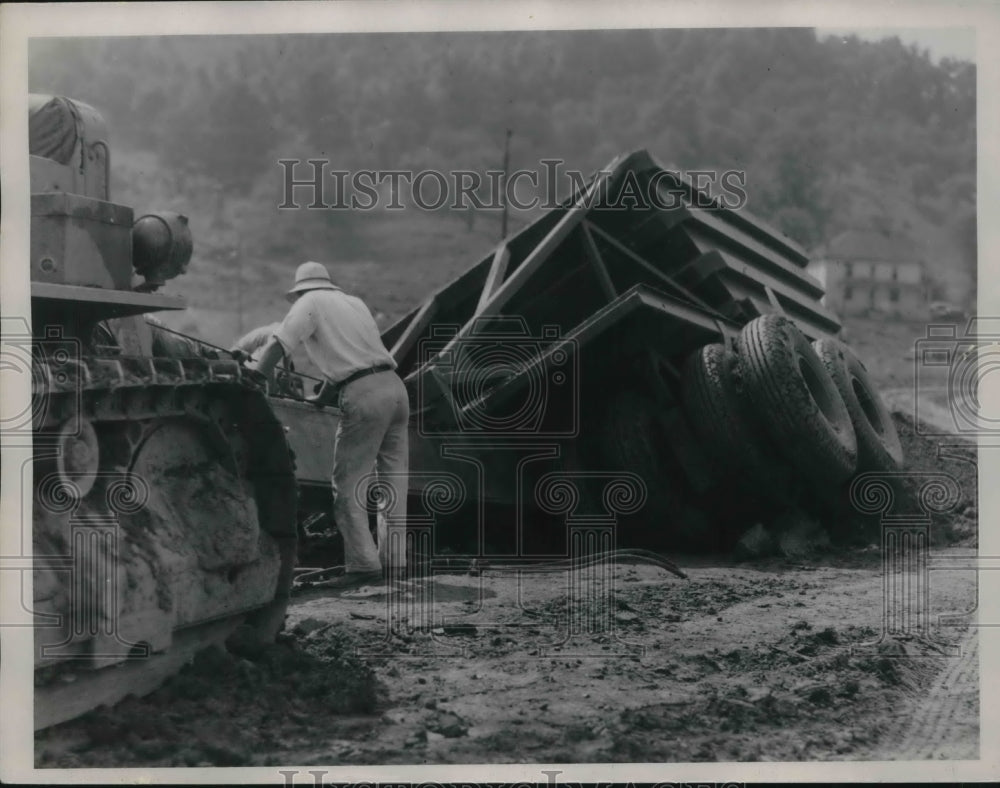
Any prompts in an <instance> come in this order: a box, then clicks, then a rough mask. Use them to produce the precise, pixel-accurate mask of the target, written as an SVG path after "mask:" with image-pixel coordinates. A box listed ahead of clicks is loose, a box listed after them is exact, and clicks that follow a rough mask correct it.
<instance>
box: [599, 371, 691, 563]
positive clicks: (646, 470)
mask: <svg viewBox="0 0 1000 788" xmlns="http://www.w3.org/2000/svg"><path fill="white" fill-rule="evenodd" d="M601 422H602V423H601V426H600V430H599V441H598V444H599V452H600V454H599V457H600V459H599V461H598V462H599V464H598V465H596V466H594V467H593V468H592V470H597V471H609V472H614V471H630V472H632V473H636V474H638V475H639V476H640V477H642V480H643V481H644V482H645V483H646V490H647V494H648V497H647V499H646V504H645V505H644V506H643V508H642V509H641V510H639V511H638V512H636V513H635V514H634V515H629V516H627V517H623V518H622V519H621V525H623V526H624V529H623V532H622V534H621V535H622V537H624V538H625V542H626V543H631V542H633V541H634V542H635V543H636V544H639V543H640V542H639V540H640V539H642V540H643V542H645V538H647V537H651V538H654V541H655V537H657V536H663V535H665V534H667V533H669V532H670V531H672V529H673V525H674V523H673V520H674V518H675V517H676V514H677V511H678V507H679V504H680V497H681V496H680V492H679V490H678V489H677V485H678V483H679V480H680V478H681V476H682V471H681V469H680V468H678V467H675V464H674V463H672V462H671V457H670V455H669V452H668V451H667V450H666V446H665V437H666V436H664V435H663V430H662V426H661V424H660V420H659V408H658V406H657V403H656V401H655V400H654V398H653V397H652V396H650V395H647V394H646V393H645V392H644V391H642V390H640V389H638V388H637V387H634V386H628V385H623V386H622V387H621V388H620V389H619V390H618V391H616V392H614V393H613V394H612V395H611V396H610V397H609V398H608V399H607V400H606V402H605V406H604V408H603V413H602V418H601ZM636 529H638V530H639V531H642V532H643V534H640V533H637V532H636Z"/></svg>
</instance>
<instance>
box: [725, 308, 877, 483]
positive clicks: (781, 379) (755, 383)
mask: <svg viewBox="0 0 1000 788" xmlns="http://www.w3.org/2000/svg"><path fill="white" fill-rule="evenodd" d="M738 352H739V374H740V377H741V380H742V384H743V387H744V389H745V391H746V393H747V395H748V397H749V399H750V401H751V402H752V403H753V406H754V411H755V413H756V416H757V418H758V419H759V420H760V423H761V424H762V425H763V427H764V429H765V430H766V432H767V433H768V435H769V436H770V438H771V440H772V441H773V442H774V444H775V446H776V448H777V449H778V451H780V452H781V453H782V454H783V455H784V457H785V459H786V460H787V461H788V462H789V463H790V464H791V465H792V467H793V468H795V469H796V470H797V471H798V472H799V475H800V476H801V477H802V479H803V480H804V481H806V482H807V483H809V484H810V485H813V486H816V487H817V488H819V489H820V490H823V489H824V488H825V489H831V488H833V487H836V486H838V485H840V484H842V483H843V482H845V481H847V479H848V478H850V477H851V476H852V475H853V474H854V471H855V468H856V467H857V455H858V445H857V439H856V438H855V436H854V428H853V427H852V426H851V416H850V414H849V413H848V412H847V405H845V404H844V400H843V399H842V398H841V396H840V393H839V392H838V391H837V386H836V384H835V383H834V382H833V380H832V379H831V378H830V373H829V372H827V371H826V367H824V366H823V362H821V361H820V360H819V357H818V356H817V355H816V351H814V350H813V348H812V346H811V345H810V344H809V341H808V340H807V339H806V338H805V336H803V334H802V332H801V331H799V329H798V328H797V327H796V326H795V324H794V323H792V322H791V321H790V320H788V319H787V318H785V317H783V316H781V315H773V314H772V315H763V316H762V317H758V318H756V319H755V320H751V321H750V322H749V323H747V324H746V326H744V327H743V330H742V331H741V332H740V336H739V341H738Z"/></svg>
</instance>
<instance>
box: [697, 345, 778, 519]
mask: <svg viewBox="0 0 1000 788" xmlns="http://www.w3.org/2000/svg"><path fill="white" fill-rule="evenodd" d="M737 364H738V359H737V357H736V354H735V353H733V352H732V351H731V350H729V349H728V348H726V347H725V346H724V345H722V344H711V345H705V346H704V347H702V348H700V349H699V350H696V351H695V352H694V353H692V354H691V355H690V356H689V357H688V359H687V361H686V362H685V364H684V369H683V373H682V375H681V402H682V403H683V406H684V413H685V415H686V416H687V417H688V421H689V423H690V424H691V428H692V429H693V430H694V431H695V434H696V435H697V436H698V437H699V438H700V439H701V441H702V443H703V446H704V450H705V453H706V454H707V455H708V456H709V458H710V459H711V462H712V467H713V469H714V471H715V473H716V476H717V477H718V478H717V483H724V482H726V481H727V480H730V481H732V482H734V483H735V484H738V485H739V486H740V487H742V488H743V489H744V491H746V492H749V493H751V494H752V495H754V496H755V497H758V498H761V499H763V500H765V501H767V502H773V503H783V502H785V501H787V500H788V499H789V498H790V496H791V495H792V494H793V480H794V474H793V473H792V470H791V468H789V467H788V465H787V464H786V463H784V462H783V461H782V460H781V459H780V458H779V457H778V456H777V455H776V452H775V451H774V450H773V449H772V448H771V447H770V446H768V445H767V444H766V443H765V439H764V437H763V435H762V433H761V430H760V429H759V427H758V425H756V424H755V423H754V421H755V420H754V419H753V416H752V414H751V412H750V408H749V407H748V403H747V401H746V398H745V396H743V394H742V392H741V391H739V390H738V388H737V385H736V384H737V381H736V380H735V378H734V374H735V372H736V366H737Z"/></svg>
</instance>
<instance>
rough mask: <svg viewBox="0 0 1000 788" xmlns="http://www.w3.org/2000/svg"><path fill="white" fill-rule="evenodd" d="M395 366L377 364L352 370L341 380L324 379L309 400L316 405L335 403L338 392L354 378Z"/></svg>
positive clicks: (337, 398) (384, 370)
mask: <svg viewBox="0 0 1000 788" xmlns="http://www.w3.org/2000/svg"><path fill="white" fill-rule="evenodd" d="M393 369H395V367H393V366H392V365H391V364H377V365H375V366H374V367H368V368H367V369H359V370H358V371H357V372H352V373H351V374H350V375H348V376H347V377H346V378H344V379H343V380H338V381H336V382H334V381H332V380H325V381H323V383H321V384H320V386H319V391H317V392H316V394H315V395H314V396H312V397H310V398H309V401H310V402H315V403H316V404H317V405H337V404H338V401H339V399H340V392H342V391H343V390H344V388H346V386H347V384H349V383H353V382H354V381H355V380H360V379H361V378H363V377H365V376H367V375H374V374H375V373H377V372H391V371H392V370H393Z"/></svg>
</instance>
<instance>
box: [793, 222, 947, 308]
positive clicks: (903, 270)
mask: <svg viewBox="0 0 1000 788" xmlns="http://www.w3.org/2000/svg"><path fill="white" fill-rule="evenodd" d="M925 268H926V267H925V264H924V261H923V260H922V259H921V258H920V256H919V254H918V253H917V251H916V250H915V248H914V246H913V244H912V243H910V242H909V241H907V240H906V239H905V238H900V237H896V236H890V235H886V234H884V233H880V232H878V231H874V230H847V231H845V232H842V233H841V234H840V235H837V236H835V237H834V238H833V239H832V240H831V241H830V242H829V243H828V244H827V245H826V246H824V247H821V248H820V249H818V250H817V251H816V252H814V254H813V260H812V262H810V263H809V267H808V270H809V272H810V273H811V274H812V275H813V276H815V277H816V278H817V279H819V281H820V282H821V283H822V284H823V287H824V289H825V290H826V296H825V298H824V299H823V303H824V304H825V305H826V306H827V307H828V308H829V309H832V310H833V311H834V312H836V313H837V314H839V315H842V316H851V315H854V316H865V315H870V314H871V315H889V316H892V317H896V318H899V319H902V320H920V319H924V318H926V316H927V311H928V293H927V277H926V270H925Z"/></svg>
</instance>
